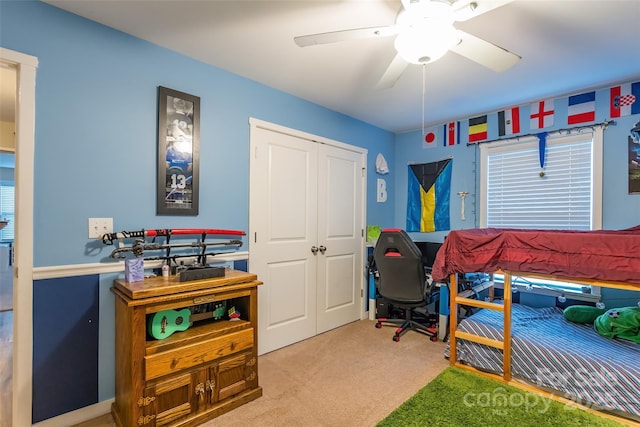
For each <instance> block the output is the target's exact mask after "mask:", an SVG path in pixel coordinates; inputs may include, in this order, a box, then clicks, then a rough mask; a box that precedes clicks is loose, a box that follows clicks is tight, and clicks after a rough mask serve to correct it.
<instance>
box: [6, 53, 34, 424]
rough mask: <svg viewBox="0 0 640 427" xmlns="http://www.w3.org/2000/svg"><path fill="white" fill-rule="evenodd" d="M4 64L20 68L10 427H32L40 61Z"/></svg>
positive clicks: (9, 56) (19, 58)
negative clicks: (37, 115) (34, 240)
mask: <svg viewBox="0 0 640 427" xmlns="http://www.w3.org/2000/svg"><path fill="white" fill-rule="evenodd" d="M0 62H2V64H6V65H9V66H11V67H12V68H15V69H16V71H17V85H18V90H17V95H18V97H17V102H16V166H15V182H16V193H15V194H16V212H15V225H14V226H15V228H14V230H15V239H14V244H15V245H14V252H13V257H14V258H13V261H14V264H13V307H14V311H13V373H12V390H13V392H12V396H13V397H12V402H11V408H12V409H11V411H12V425H14V426H26V425H29V426H30V425H32V418H31V406H32V374H33V372H32V369H33V175H34V174H33V168H34V151H35V98H36V69H37V68H38V58H36V57H34V56H30V55H25V54H23V53H20V52H15V51H12V50H9V49H4V48H0ZM18 236H19V239H18Z"/></svg>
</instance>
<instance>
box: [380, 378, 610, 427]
mask: <svg viewBox="0 0 640 427" xmlns="http://www.w3.org/2000/svg"><path fill="white" fill-rule="evenodd" d="M620 425H622V424H620V423H617V422H615V421H613V420H610V419H606V418H602V417H600V416H598V415H595V414H592V413H589V412H586V411H583V410H580V409H576V408H575V407H573V406H570V405H565V404H563V403H560V402H557V401H555V400H552V399H549V398H546V397H543V396H540V395H538V394H535V393H529V392H526V391H524V390H520V389H518V388H516V387H513V386H510V385H507V384H505V383H502V382H500V381H496V380H491V379H488V378H485V377H483V376H480V375H477V374H474V373H471V372H468V371H465V370H463V369H460V368H456V367H449V368H447V369H445V370H444V371H443V372H442V373H441V374H440V375H438V376H437V377H436V378H435V379H434V380H433V381H431V382H430V383H429V384H427V386H425V387H424V388H423V389H421V390H420V391H418V393H416V394H415V395H414V396H413V397H411V398H410V399H409V400H407V401H406V402H405V403H403V404H402V405H401V406H400V407H399V408H398V409H396V410H395V411H393V412H392V413H391V414H390V415H389V416H388V417H387V418H385V419H384V420H382V421H381V422H380V423H379V424H378V427H389V426H393V427H399V426H402V427H408V426H420V427H422V426H438V427H450V426H461V427H462V426H464V427H473V426H479V427H480V426H482V427H487V426H536V427H542V426H554V427H555V426H562V427H565V426H593V427H597V426H620Z"/></svg>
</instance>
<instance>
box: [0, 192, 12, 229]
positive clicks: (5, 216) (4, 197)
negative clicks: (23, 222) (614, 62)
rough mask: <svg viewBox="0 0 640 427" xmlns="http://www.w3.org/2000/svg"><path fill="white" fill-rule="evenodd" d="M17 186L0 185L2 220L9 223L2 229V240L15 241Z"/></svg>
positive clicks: (0, 216) (0, 214) (0, 212)
mask: <svg viewBox="0 0 640 427" xmlns="http://www.w3.org/2000/svg"><path fill="white" fill-rule="evenodd" d="M14 210H15V187H13V186H8V185H0V220H2V221H4V220H7V221H9V223H8V224H7V226H6V227H4V228H3V229H2V230H0V241H5V240H10V241H13V226H14V224H15V221H14V219H15V216H14Z"/></svg>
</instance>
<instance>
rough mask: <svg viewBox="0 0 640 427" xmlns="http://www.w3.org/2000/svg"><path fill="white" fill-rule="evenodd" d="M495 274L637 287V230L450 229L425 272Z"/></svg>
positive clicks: (440, 277) (639, 265)
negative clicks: (434, 258)
mask: <svg viewBox="0 0 640 427" xmlns="http://www.w3.org/2000/svg"><path fill="white" fill-rule="evenodd" d="M496 270H509V271H515V272H523V273H540V274H550V275H555V276H564V277H567V278H583V279H593V280H602V281H616V282H627V283H637V284H638V285H640V226H637V227H633V228H629V229H626V230H618V231H612V230H607V231H563V230H516V229H497V228H482V229H471V230H456V231H451V232H450V233H449V235H448V236H447V238H446V239H445V242H444V244H443V245H442V248H441V249H440V251H439V252H438V254H437V256H436V260H435V263H434V265H433V269H432V271H431V274H432V276H433V279H434V280H443V279H445V278H446V277H447V276H448V275H449V274H452V273H473V272H493V271H496ZM558 278H559V279H560V277H558Z"/></svg>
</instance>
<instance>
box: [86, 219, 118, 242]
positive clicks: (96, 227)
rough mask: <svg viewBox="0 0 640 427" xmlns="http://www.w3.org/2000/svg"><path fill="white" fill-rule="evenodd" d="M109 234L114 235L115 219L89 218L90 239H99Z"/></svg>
mask: <svg viewBox="0 0 640 427" xmlns="http://www.w3.org/2000/svg"><path fill="white" fill-rule="evenodd" d="M107 233H113V218H89V238H90V239H99V238H101V237H102V235H103V234H107Z"/></svg>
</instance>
